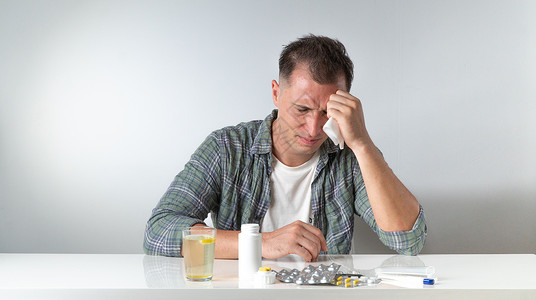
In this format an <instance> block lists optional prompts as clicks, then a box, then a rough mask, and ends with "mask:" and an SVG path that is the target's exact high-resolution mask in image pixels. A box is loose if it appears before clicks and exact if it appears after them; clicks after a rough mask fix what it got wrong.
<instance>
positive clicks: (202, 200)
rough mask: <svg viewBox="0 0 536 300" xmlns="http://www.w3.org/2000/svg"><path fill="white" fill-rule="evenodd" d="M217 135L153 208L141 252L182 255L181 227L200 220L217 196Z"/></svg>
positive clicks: (210, 137)
mask: <svg viewBox="0 0 536 300" xmlns="http://www.w3.org/2000/svg"><path fill="white" fill-rule="evenodd" d="M219 153H220V151H219V147H218V139H217V134H216V133H212V134H211V135H210V136H209V137H207V139H206V140H205V141H204V142H203V143H202V144H201V145H200V146H199V148H197V150H196V151H195V152H194V154H193V155H192V157H191V158H190V161H188V162H187V163H186V165H185V167H184V170H182V171H181V172H180V173H179V174H178V175H177V176H175V179H174V180H173V182H172V183H171V185H170V186H169V188H168V189H167V191H166V192H165V194H164V195H163V196H162V198H161V199H160V201H159V203H158V204H157V206H156V207H155V208H154V209H153V211H152V215H151V217H150V218H149V221H148V222H147V226H146V229H145V238H144V244H143V247H144V251H145V253H146V254H150V255H164V256H181V245H182V230H183V229H185V228H187V227H189V226H192V225H194V224H196V223H203V221H204V220H205V219H206V217H207V215H208V213H209V212H210V211H211V210H213V209H214V208H215V207H216V206H217V203H218V199H219V195H220V191H221V188H220V180H219V178H220V171H221V170H220V155H219Z"/></svg>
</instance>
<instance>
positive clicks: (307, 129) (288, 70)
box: [272, 35, 353, 166]
mask: <svg viewBox="0 0 536 300" xmlns="http://www.w3.org/2000/svg"><path fill="white" fill-rule="evenodd" d="M279 69H280V74H279V81H280V82H279V83H277V82H276V81H275V80H273V81H272V97H273V101H274V104H275V106H277V108H278V109H279V113H278V116H277V119H276V120H274V122H273V124H272V142H273V151H274V152H273V153H274V155H275V156H276V157H277V158H278V159H279V160H280V161H281V162H283V163H284V164H286V165H288V166H296V165H300V164H301V163H304V162H305V161H307V160H308V159H309V158H311V157H312V156H313V155H314V153H315V152H316V151H317V150H318V149H319V148H320V146H321V145H322V143H324V141H325V140H326V139H327V136H326V134H325V133H324V131H323V130H322V126H323V125H324V124H325V123H326V121H327V102H328V101H329V98H330V96H331V95H332V94H335V93H336V92H337V90H346V91H349V90H350V86H351V83H352V79H353V63H352V61H351V60H350V58H349V57H348V55H347V53H346V50H345V48H344V46H343V45H342V44H341V43H340V42H339V41H337V40H333V39H330V38H327V37H318V36H314V35H309V36H305V37H303V38H300V39H298V40H297V41H295V42H292V43H290V44H289V45H287V46H286V47H285V48H284V49H283V52H282V53H281V58H280V59H279Z"/></svg>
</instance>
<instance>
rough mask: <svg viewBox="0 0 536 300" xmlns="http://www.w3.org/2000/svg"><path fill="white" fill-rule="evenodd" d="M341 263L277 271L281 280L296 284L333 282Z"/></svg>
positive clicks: (278, 278)
mask: <svg viewBox="0 0 536 300" xmlns="http://www.w3.org/2000/svg"><path fill="white" fill-rule="evenodd" d="M340 267H341V265H338V264H336V263H332V264H331V265H329V266H327V265H324V264H321V265H319V266H316V267H315V266H313V265H309V266H307V267H305V268H304V269H303V270H301V271H300V270H298V269H292V270H288V269H282V270H281V271H279V272H277V274H276V278H277V280H279V281H281V282H286V283H292V282H293V283H296V284H332V283H333V282H334V280H335V277H336V276H337V272H338V271H339V268H340Z"/></svg>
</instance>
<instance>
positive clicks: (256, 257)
mask: <svg viewBox="0 0 536 300" xmlns="http://www.w3.org/2000/svg"><path fill="white" fill-rule="evenodd" d="M241 231H242V232H240V233H239V234H238V276H239V278H240V280H253V279H254V277H255V274H257V271H258V270H259V268H260V267H261V264H262V239H261V234H260V233H259V224H242V227H241Z"/></svg>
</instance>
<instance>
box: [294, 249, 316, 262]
mask: <svg viewBox="0 0 536 300" xmlns="http://www.w3.org/2000/svg"><path fill="white" fill-rule="evenodd" d="M290 254H296V255H299V256H301V257H303V259H304V260H305V261H306V262H310V261H312V260H313V256H312V255H311V253H310V252H309V251H307V249H305V248H303V247H301V246H300V245H296V246H295V247H293V248H292V249H290Z"/></svg>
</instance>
